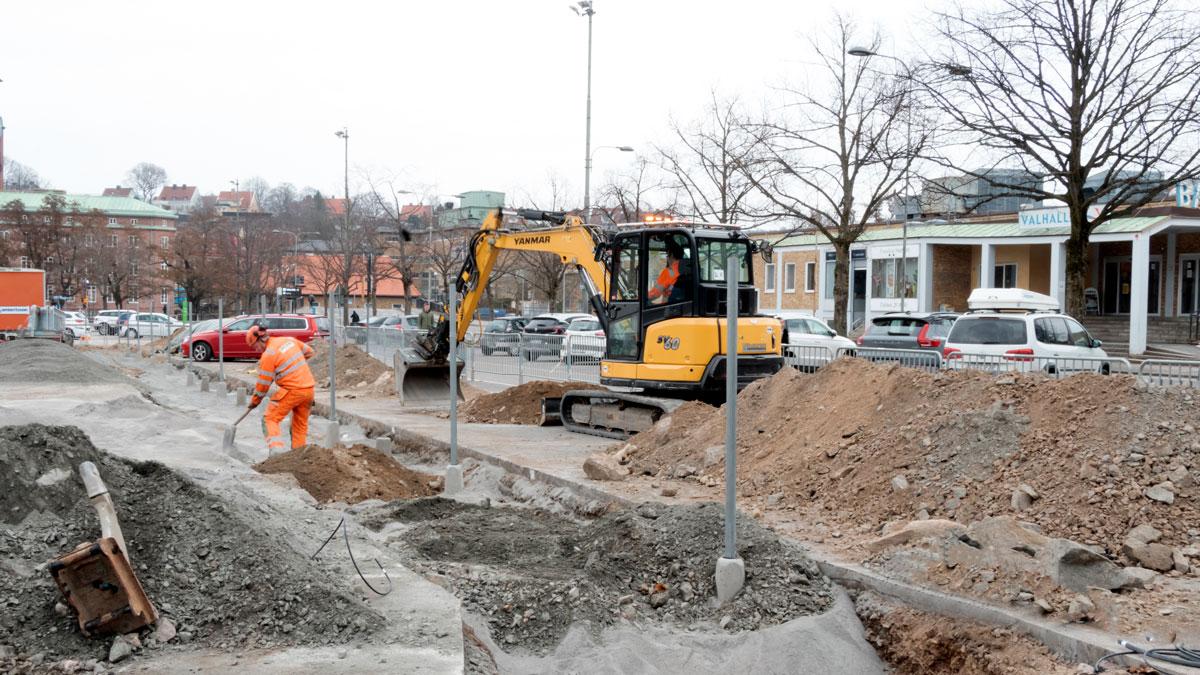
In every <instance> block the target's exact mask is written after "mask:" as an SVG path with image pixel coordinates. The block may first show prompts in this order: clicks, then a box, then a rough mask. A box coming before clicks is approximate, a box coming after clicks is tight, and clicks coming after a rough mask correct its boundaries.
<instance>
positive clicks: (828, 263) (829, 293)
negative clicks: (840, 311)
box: [821, 257, 837, 300]
mask: <svg viewBox="0 0 1200 675" xmlns="http://www.w3.org/2000/svg"><path fill="white" fill-rule="evenodd" d="M836 281H837V260H833V259H831V258H829V257H826V258H825V292H824V293H822V294H821V295H823V296H824V297H825V299H826V300H832V299H833V285H834V283H836Z"/></svg>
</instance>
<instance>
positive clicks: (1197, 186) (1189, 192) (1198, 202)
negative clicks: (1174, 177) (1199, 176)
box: [1175, 180, 1200, 209]
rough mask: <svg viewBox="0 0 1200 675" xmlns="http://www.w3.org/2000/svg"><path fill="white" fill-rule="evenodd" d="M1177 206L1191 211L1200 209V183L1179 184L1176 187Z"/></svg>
mask: <svg viewBox="0 0 1200 675" xmlns="http://www.w3.org/2000/svg"><path fill="white" fill-rule="evenodd" d="M1175 205H1176V206H1184V207H1187V208H1189V209H1200V181H1195V180H1194V181H1190V182H1187V183H1179V184H1178V185H1176V186H1175Z"/></svg>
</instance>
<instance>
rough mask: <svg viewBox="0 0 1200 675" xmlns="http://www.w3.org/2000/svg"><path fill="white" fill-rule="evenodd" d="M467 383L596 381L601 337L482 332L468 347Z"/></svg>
mask: <svg viewBox="0 0 1200 675" xmlns="http://www.w3.org/2000/svg"><path fill="white" fill-rule="evenodd" d="M468 347H469V349H464V352H466V355H465V358H467V359H468V361H467V375H468V377H469V379H471V380H478V381H483V382H494V383H498V384H521V383H524V382H529V381H531V380H553V381H558V382H592V383H596V384H599V382H600V359H601V357H603V356H604V338H603V337H600V336H593V335H536V334H533V335H531V334H526V333H483V334H482V335H480V336H479V338H478V341H477V343H476V344H474V345H470V344H468Z"/></svg>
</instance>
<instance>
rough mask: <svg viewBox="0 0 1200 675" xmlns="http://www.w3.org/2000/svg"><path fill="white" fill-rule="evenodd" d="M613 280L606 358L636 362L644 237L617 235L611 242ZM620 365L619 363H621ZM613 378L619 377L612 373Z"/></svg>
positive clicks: (640, 325)
mask: <svg viewBox="0 0 1200 675" xmlns="http://www.w3.org/2000/svg"><path fill="white" fill-rule="evenodd" d="M611 274H612V279H611V282H610V283H609V285H608V288H609V298H608V327H607V329H606V330H605V342H606V344H605V357H606V359H608V360H612V361H626V362H629V363H630V364H632V363H634V362H636V361H637V360H638V358H639V357H640V355H641V334H642V331H641V327H642V321H641V309H642V305H641V292H640V290H641V287H642V237H641V234H640V233H636V234H630V235H626V236H623V237H619V238H617V239H616V240H615V241H614V242H613V244H612V268H611ZM618 367H619V366H618ZM610 376H611V377H620V375H616V374H612V375H610Z"/></svg>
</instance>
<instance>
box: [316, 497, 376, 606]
mask: <svg viewBox="0 0 1200 675" xmlns="http://www.w3.org/2000/svg"><path fill="white" fill-rule="evenodd" d="M338 530H341V531H342V537H343V538H344V539H345V540H346V553H349V554H350V564H352V565H354V571H355V572H357V573H358V578H359V579H362V582H363V583H364V584H366V586H367V588H369V589H371V592H372V593H374V594H376V595H387V594H388V593H391V592H392V578H391V577H389V576H388V573H387V570H385V569H384V568H383V565H381V564H379V559H378V558H374V559H373V560H374V561H375V565H376V566H377V567H378V568H379V571H380V572H383V578H384V579H387V582H388V588H387V590H386V591H383V592H380V591H377V590H375V587H374V586H372V585H371V582H369V581H367V577H365V576H363V573H362V570H361V569H359V568H358V561H357V560H355V559H354V551H352V550H350V527H349V526H348V525H346V517H345V516H342V519H341V520H339V521H338V524H337V527H335V528H333V532H330V533H329V536H328V537H325V541H324V542H322V543H321V546H320V548H318V549H317V552H316V553H313V554H312V556H310V557H309V560H316V558H317V556H318V555H320V554H321V551H324V550H325V546H326V544H328V543H329V542H331V541H333V538H334V537H336V536H337V533H338Z"/></svg>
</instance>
